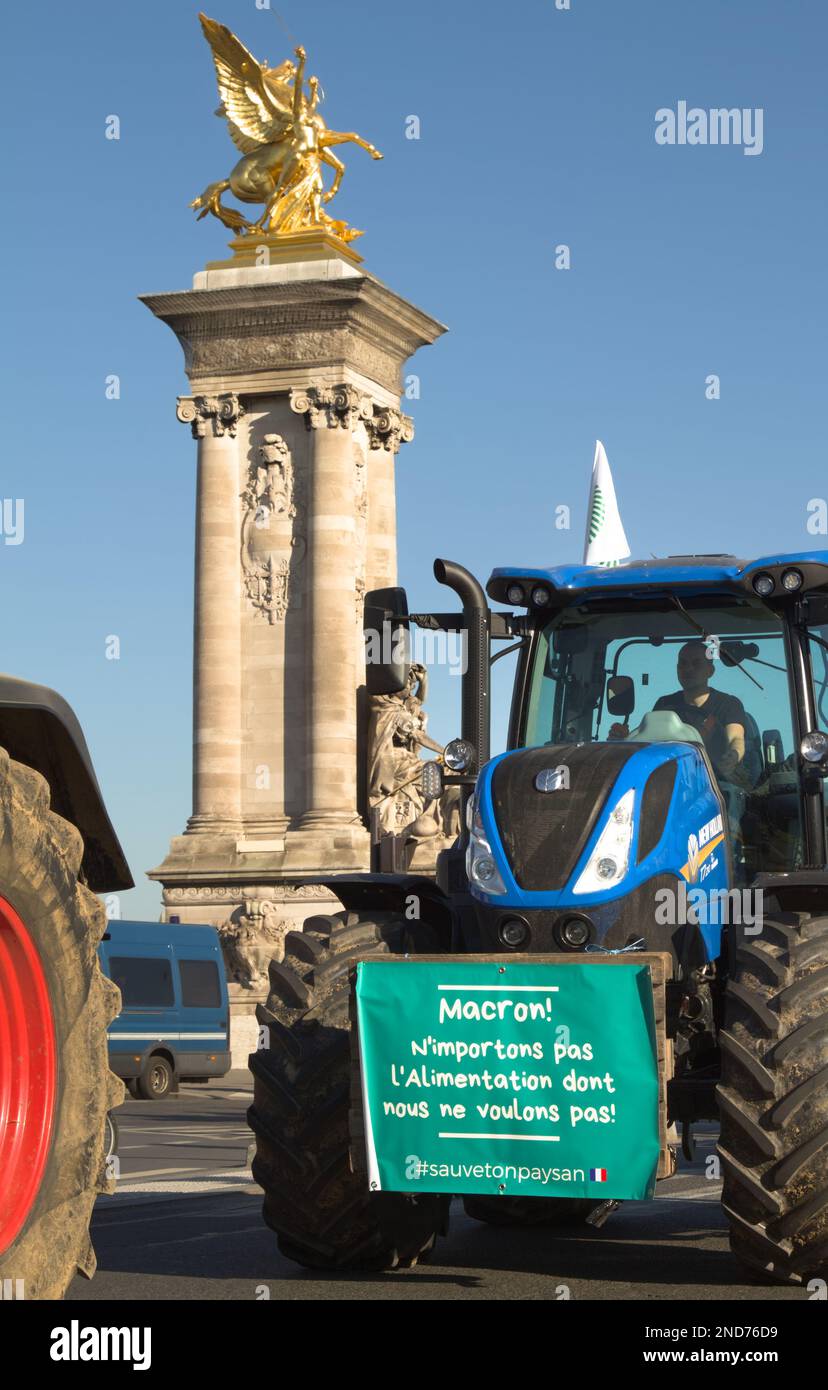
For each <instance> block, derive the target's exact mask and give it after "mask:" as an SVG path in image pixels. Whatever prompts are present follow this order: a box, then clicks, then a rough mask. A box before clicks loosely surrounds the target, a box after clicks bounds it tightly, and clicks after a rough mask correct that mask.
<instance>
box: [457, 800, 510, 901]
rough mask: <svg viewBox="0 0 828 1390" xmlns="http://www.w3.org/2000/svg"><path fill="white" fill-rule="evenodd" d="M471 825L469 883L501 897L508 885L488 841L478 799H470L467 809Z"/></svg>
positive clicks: (468, 866) (467, 865)
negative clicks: (478, 807) (502, 876)
mask: <svg viewBox="0 0 828 1390" xmlns="http://www.w3.org/2000/svg"><path fill="white" fill-rule="evenodd" d="M466 816H467V818H468V825H469V844H468V848H467V850H466V873H467V874H468V876H469V883H470V884H472V886H473V887H475V888H477V889H479V890H480V892H481V893H490V894H491V895H492V896H493V897H500V896H501V895H502V894H503V893H505V892H506V885H505V883H504V882H503V879H502V878H501V876H500V870H499V869H498V867H497V864H496V863H495V860H494V856H493V854H492V849H491V845H490V844H489V842H488V840H487V839H486V831H485V827H484V825H483V818H482V816H481V815H480V812H479V810H478V809H477V797H476V796H472V797H469V804H468V807H467V809H466Z"/></svg>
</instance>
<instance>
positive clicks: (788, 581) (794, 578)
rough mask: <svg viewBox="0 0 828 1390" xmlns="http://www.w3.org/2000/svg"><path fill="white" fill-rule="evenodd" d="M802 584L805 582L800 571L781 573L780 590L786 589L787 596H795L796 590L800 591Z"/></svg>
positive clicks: (784, 571)
mask: <svg viewBox="0 0 828 1390" xmlns="http://www.w3.org/2000/svg"><path fill="white" fill-rule="evenodd" d="M804 583H805V580H804V578H803V576H802V571H801V570H783V571H782V588H783V589H786V590H787V591H788V593H789V594H795V593H796V591H797V589H801V588H802V585H803V584H804Z"/></svg>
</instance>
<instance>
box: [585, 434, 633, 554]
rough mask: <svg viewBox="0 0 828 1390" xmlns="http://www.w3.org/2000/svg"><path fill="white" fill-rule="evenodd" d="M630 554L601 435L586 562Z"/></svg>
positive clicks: (597, 445) (594, 469) (594, 466)
mask: <svg viewBox="0 0 828 1390" xmlns="http://www.w3.org/2000/svg"><path fill="white" fill-rule="evenodd" d="M629 556H630V547H629V544H628V543H627V537H626V535H625V533H624V527H623V525H622V523H621V515H620V513H619V511H618V501H617V498H616V496H615V486H614V484H613V481H612V474H611V473H610V466H609V461H608V459H607V454H606V450H605V448H604V446H603V444H602V443H601V441H600V439H596V441H595V459H594V461H593V464H592V482H591V484H590V489H589V507H588V508H587V525H586V540H585V541H584V564H585V565H605V566H606V565H620V564H621V561H622V560H627V559H629Z"/></svg>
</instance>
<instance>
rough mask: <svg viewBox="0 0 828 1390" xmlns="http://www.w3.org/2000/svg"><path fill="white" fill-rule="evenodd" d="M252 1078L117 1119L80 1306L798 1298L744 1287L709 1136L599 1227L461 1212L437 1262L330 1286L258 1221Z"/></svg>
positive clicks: (234, 1078) (141, 1106) (801, 1294)
mask: <svg viewBox="0 0 828 1390" xmlns="http://www.w3.org/2000/svg"><path fill="white" fill-rule="evenodd" d="M249 1082H250V1078H249V1074H248V1073H246V1072H238V1073H231V1075H230V1076H229V1077H227V1078H225V1079H224V1081H222V1082H220V1083H214V1082H211V1083H210V1085H209V1086H206V1087H204V1086H185V1087H182V1089H181V1091H180V1093H179V1094H178V1095H177V1096H173V1097H171V1098H170V1099H169V1100H166V1101H160V1102H158V1101H154V1102H151V1101H132V1100H130V1101H128V1102H127V1104H126V1105H125V1106H124V1107H123V1108H122V1109H121V1110H120V1111H119V1112H118V1120H119V1124H120V1129H121V1135H120V1151H119V1158H120V1164H121V1178H120V1182H119V1184H118V1190H117V1193H116V1195H115V1196H113V1197H106V1198H100V1199H99V1202H98V1205H97V1207H96V1210H95V1215H94V1219H93V1228H92V1234H93V1240H94V1244H95V1248H96V1250H97V1254H98V1273H97V1275H96V1277H95V1279H94V1280H92V1282H91V1283H90V1282H87V1281H86V1280H84V1279H81V1278H77V1279H75V1280H74V1282H73V1283H72V1285H71V1287H70V1290H69V1293H68V1295H67V1297H68V1298H70V1299H79V1300H92V1301H95V1300H99V1299H117V1300H132V1299H138V1300H142V1299H150V1300H159V1301H169V1300H176V1299H199V1300H202V1299H206V1300H214V1299H215V1300H228V1299H242V1300H243V1299H247V1300H256V1299H264V1298H270V1299H291V1300H296V1299H302V1300H305V1299H334V1300H339V1299H365V1298H374V1299H376V1298H380V1299H411V1298H425V1299H433V1298H440V1299H445V1298H457V1299H469V1298H482V1299H492V1298H497V1299H498V1300H502V1299H544V1300H556V1299H566V1298H571V1299H579V1300H581V1299H619V1300H631V1301H633V1300H634V1301H640V1300H649V1301H654V1302H655V1301H661V1300H667V1301H669V1300H690V1301H699V1302H703V1303H718V1302H720V1301H723V1300H745V1299H762V1300H769V1301H775V1300H780V1299H781V1300H791V1301H796V1302H802V1301H805V1300H807V1299H808V1297H809V1295H808V1294H807V1292H805V1291H803V1290H797V1289H787V1288H776V1287H768V1286H765V1285H762V1284H754V1283H750V1282H746V1280H745V1277H744V1275H743V1273H742V1272H741V1270H740V1268H739V1266H738V1265H737V1264H736V1262H735V1261H734V1260H733V1259H732V1257H731V1255H730V1253H729V1251H728V1244H727V1234H726V1230H725V1223H724V1220H723V1218H722V1214H721V1210H720V1207H719V1188H720V1184H719V1182H718V1180H717V1179H715V1178H714V1177H707V1176H706V1167H707V1166H708V1164H707V1160H708V1159H709V1156H710V1155H711V1154H712V1153H713V1146H714V1143H715V1131H714V1130H713V1129H712V1128H711V1127H707V1128H706V1132H704V1133H703V1134H702V1135H701V1138H700V1142H699V1149H698V1154H697V1157H696V1160H695V1161H694V1162H693V1163H692V1164H687V1163H686V1162H685V1161H684V1160H682V1166H681V1169H680V1171H679V1173H678V1174H677V1175H676V1176H675V1177H673V1178H670V1179H668V1180H667V1181H666V1182H664V1183H660V1184H659V1188H658V1194H659V1195H658V1196H657V1198H656V1199H655V1200H654V1201H653V1202H628V1203H625V1204H624V1205H623V1206H622V1207H621V1208H620V1209H619V1210H618V1211H617V1212H615V1213H614V1214H613V1215H612V1216H611V1217H610V1218H609V1220H608V1222H607V1223H606V1225H605V1226H604V1227H602V1228H601V1229H600V1230H598V1231H595V1230H592V1229H591V1228H590V1227H587V1226H583V1227H579V1228H577V1229H576V1230H575V1231H574V1232H572V1233H571V1234H567V1235H566V1236H557V1235H555V1234H553V1233H550V1232H549V1231H513V1230H500V1229H495V1228H493V1227H489V1226H485V1225H481V1224H480V1223H479V1222H477V1221H473V1220H471V1219H470V1218H468V1217H467V1216H466V1215H465V1213H464V1212H463V1208H462V1205H461V1204H460V1203H459V1202H456V1203H455V1204H454V1208H453V1212H452V1226H451V1231H450V1233H449V1235H448V1237H447V1238H445V1239H443V1240H440V1241H439V1242H438V1245H437V1248H436V1250H435V1252H434V1254H433V1255H432V1258H431V1261H430V1263H428V1264H424V1265H420V1266H418V1267H417V1268H415V1269H413V1270H403V1271H399V1272H394V1273H390V1274H375V1275H356V1274H355V1275H351V1276H342V1275H337V1276H330V1275H326V1274H317V1273H313V1272H309V1271H307V1270H301V1269H299V1268H298V1267H297V1266H295V1265H293V1264H291V1263H290V1262H289V1261H287V1260H285V1259H283V1258H282V1256H281V1255H280V1254H279V1252H278V1250H277V1248H276V1240H275V1237H274V1236H273V1235H272V1234H271V1232H270V1231H268V1230H267V1228H266V1227H265V1226H264V1224H263V1222H262V1219H261V1215H260V1204H261V1197H260V1193H259V1191H258V1189H257V1188H256V1187H255V1186H254V1184H253V1182H252V1180H251V1178H250V1176H249V1171H248V1166H247V1149H248V1145H249V1144H250V1143H251V1141H252V1136H251V1134H250V1131H249V1130H248V1129H247V1126H246V1123H245V1118H244V1114H245V1109H246V1107H247V1104H248V1103H249V1094H248V1091H247V1088H248V1087H249Z"/></svg>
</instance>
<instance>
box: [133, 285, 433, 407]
mask: <svg viewBox="0 0 828 1390" xmlns="http://www.w3.org/2000/svg"><path fill="white" fill-rule="evenodd" d="M141 300H142V302H143V303H144V304H146V305H147V307H148V308H149V309H150V310H151V311H152V313H154V314H155V315H156V317H157V318H160V319H162V320H163V321H164V322H165V323H167V324H169V326H170V328H171V329H172V330H173V332H174V333H175V334H176V336H177V337H178V339H179V341H180V343H181V345H182V348H183V350H184V356H185V366H186V370H187V373H188V375H190V376H191V377H198V376H204V375H217V374H221V373H226V374H227V375H229V376H232V374H233V373H234V372H238V373H245V372H247V373H249V372H251V371H262V370H265V369H268V368H277V367H286V368H289V367H292V366H302V367H304V366H316V367H330V366H336V367H337V368H339V369H341V368H343V367H346V368H348V369H350V370H352V371H355V372H357V373H360V374H362V375H365V376H367V377H369V378H370V379H371V380H374V381H377V382H378V384H379V385H381V386H383V387H384V388H385V389H386V390H389V391H392V392H394V393H395V394H399V392H400V377H401V372H402V367H403V365H404V364H405V362H406V361H407V359H408V358H409V357H410V356H411V355H412V353H414V352H415V351H416V350H417V349H418V348H419V347H423V346H425V345H426V344H429V343H433V342H434V341H435V340H436V339H437V338H438V337H440V336H441V335H442V334H443V333H444V332H445V331H446V330H445V328H444V326H443V324H441V323H438V322H437V320H436V319H433V318H431V317H430V316H429V315H427V314H424V313H423V312H422V311H421V310H420V309H417V308H416V307H415V306H414V305H413V304H409V303H408V302H407V300H404V299H402V298H400V296H399V295H396V294H394V293H393V291H392V290H389V289H388V288H387V286H385V285H383V284H382V283H381V281H379V280H376V279H375V278H374V277H373V276H370V275H359V276H352V277H347V278H343V279H338V280H298V281H297V280H294V281H285V282H283V283H273V282H270V283H263V284H261V285H239V286H234V287H231V288H221V289H212V290H182V291H178V292H176V293H172V294H158V295H142V296H141Z"/></svg>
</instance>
